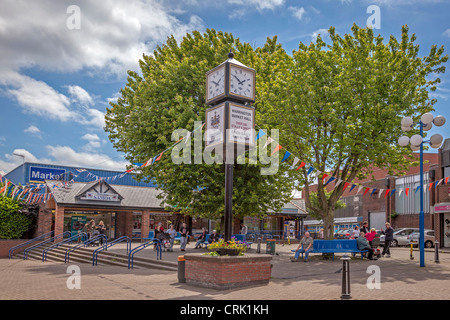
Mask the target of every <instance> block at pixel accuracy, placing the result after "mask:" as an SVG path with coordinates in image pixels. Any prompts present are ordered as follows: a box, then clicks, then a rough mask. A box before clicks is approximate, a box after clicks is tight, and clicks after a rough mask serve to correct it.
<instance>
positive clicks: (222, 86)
mask: <svg viewBox="0 0 450 320" xmlns="http://www.w3.org/2000/svg"><path fill="white" fill-rule="evenodd" d="M255 84H256V72H255V70H254V69H252V68H249V67H247V66H245V65H243V64H242V63H240V62H239V61H237V60H236V59H234V54H233V53H232V52H231V51H230V53H229V54H228V59H227V60H226V61H224V62H223V63H221V64H220V65H218V66H217V67H215V68H213V69H211V70H210V71H208V72H207V73H206V104H207V105H209V106H210V108H209V109H207V110H206V134H205V138H206V141H205V146H206V147H207V148H208V147H212V146H217V145H223V146H224V148H223V150H224V153H225V154H226V153H230V152H233V157H236V153H237V152H236V150H239V149H238V148H237V145H244V148H243V150H245V149H248V148H251V147H253V146H254V145H255V140H256V139H255V137H254V133H255V108H253V107H252V106H251V104H252V103H253V102H255ZM240 150H241V151H242V148H241V149H240ZM225 154H224V159H227V161H226V162H225V212H224V218H225V219H224V222H225V226H224V227H225V228H224V229H225V241H230V240H231V235H232V223H233V212H232V207H233V204H232V201H233V167H234V164H233V163H229V158H230V157H229V155H225ZM233 161H234V160H233Z"/></svg>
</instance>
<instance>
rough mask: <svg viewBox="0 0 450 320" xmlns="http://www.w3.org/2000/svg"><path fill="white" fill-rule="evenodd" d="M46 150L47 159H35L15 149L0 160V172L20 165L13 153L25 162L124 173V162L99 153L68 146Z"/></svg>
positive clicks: (27, 153) (21, 150) (51, 147)
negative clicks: (78, 150)
mask: <svg viewBox="0 0 450 320" xmlns="http://www.w3.org/2000/svg"><path fill="white" fill-rule="evenodd" d="M46 149H47V151H48V155H49V158H37V157H36V156H34V155H33V154H32V153H31V152H29V151H28V150H26V149H15V150H14V151H13V153H12V154H5V156H4V159H0V170H3V171H5V172H10V171H11V170H13V169H15V168H17V167H18V166H20V165H21V164H22V162H23V159H22V157H19V156H15V155H14V153H16V154H21V155H23V156H25V162H33V163H45V164H55V165H66V166H72V167H87V168H99V169H107V170H117V171H125V170H126V166H127V164H128V162H126V161H116V160H114V159H111V158H110V157H109V156H107V155H104V154H100V153H92V152H89V153H88V152H76V151H75V150H73V149H72V148H70V147H68V146H46Z"/></svg>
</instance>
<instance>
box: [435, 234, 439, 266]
mask: <svg viewBox="0 0 450 320" xmlns="http://www.w3.org/2000/svg"><path fill="white" fill-rule="evenodd" d="M434 262H436V263H439V242H438V241H437V240H436V241H435V242H434Z"/></svg>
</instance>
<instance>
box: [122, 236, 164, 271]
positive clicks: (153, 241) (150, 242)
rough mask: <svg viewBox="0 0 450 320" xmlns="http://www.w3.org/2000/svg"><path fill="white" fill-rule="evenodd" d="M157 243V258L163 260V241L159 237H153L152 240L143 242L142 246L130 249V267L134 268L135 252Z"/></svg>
mask: <svg viewBox="0 0 450 320" xmlns="http://www.w3.org/2000/svg"><path fill="white" fill-rule="evenodd" d="M152 244H155V245H156V260H161V259H162V257H161V256H162V255H161V251H162V248H161V241H160V240H159V239H153V240H150V241H147V242H145V243H143V244H141V245H140V246H138V247H136V248H134V249H133V250H131V251H130V253H129V254H128V269H130V268H131V269H133V264H134V254H135V253H137V252H139V251H141V250H143V249H144V248H146V247H148V246H150V245H152Z"/></svg>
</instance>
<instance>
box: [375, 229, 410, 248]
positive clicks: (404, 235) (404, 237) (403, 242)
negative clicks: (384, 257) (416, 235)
mask: <svg viewBox="0 0 450 320" xmlns="http://www.w3.org/2000/svg"><path fill="white" fill-rule="evenodd" d="M415 231H419V228H401V229H398V230H395V231H394V240H392V241H391V247H397V246H408V245H409V240H408V236H409V235H410V234H411V233H413V232H415ZM384 237H385V236H384V234H382V235H381V236H380V245H381V246H384Z"/></svg>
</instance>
